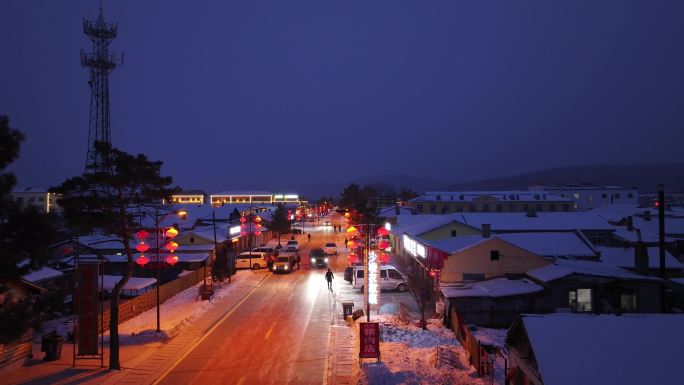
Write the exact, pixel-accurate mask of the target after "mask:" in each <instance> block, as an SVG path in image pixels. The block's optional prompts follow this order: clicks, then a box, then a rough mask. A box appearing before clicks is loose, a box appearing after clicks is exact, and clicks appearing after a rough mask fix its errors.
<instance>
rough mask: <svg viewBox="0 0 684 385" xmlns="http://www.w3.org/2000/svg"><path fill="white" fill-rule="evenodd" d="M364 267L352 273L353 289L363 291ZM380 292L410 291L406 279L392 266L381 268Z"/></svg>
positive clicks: (355, 268) (359, 267)
mask: <svg viewBox="0 0 684 385" xmlns="http://www.w3.org/2000/svg"><path fill="white" fill-rule="evenodd" d="M363 275H364V266H356V267H354V272H353V273H352V287H353V288H354V289H359V290H363ZM380 290H398V291H400V292H404V291H406V290H408V284H407V283H406V277H405V276H404V275H403V274H401V272H399V270H397V268H396V267H394V266H392V265H384V266H380Z"/></svg>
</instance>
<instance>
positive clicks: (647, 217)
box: [644, 210, 651, 221]
mask: <svg viewBox="0 0 684 385" xmlns="http://www.w3.org/2000/svg"><path fill="white" fill-rule="evenodd" d="M644 220H645V221H650V220H651V211H650V210H646V211H644Z"/></svg>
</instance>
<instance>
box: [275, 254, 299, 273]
mask: <svg viewBox="0 0 684 385" xmlns="http://www.w3.org/2000/svg"><path fill="white" fill-rule="evenodd" d="M272 270H273V273H274V274H276V273H290V272H292V270H294V266H293V264H292V257H291V256H289V255H281V256H279V257H278V258H276V260H275V263H273V267H272Z"/></svg>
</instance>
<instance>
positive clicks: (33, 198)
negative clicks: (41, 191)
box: [28, 197, 36, 203]
mask: <svg viewBox="0 0 684 385" xmlns="http://www.w3.org/2000/svg"><path fill="white" fill-rule="evenodd" d="M28 201H29V203H33V202H35V201H36V197H29V200H28Z"/></svg>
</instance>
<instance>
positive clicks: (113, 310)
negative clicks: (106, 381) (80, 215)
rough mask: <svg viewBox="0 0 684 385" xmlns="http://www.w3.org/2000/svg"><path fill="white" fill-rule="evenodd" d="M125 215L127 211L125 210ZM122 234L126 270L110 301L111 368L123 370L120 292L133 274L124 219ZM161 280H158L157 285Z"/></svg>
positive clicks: (128, 235)
mask: <svg viewBox="0 0 684 385" xmlns="http://www.w3.org/2000/svg"><path fill="white" fill-rule="evenodd" d="M124 215H125V212H124ZM122 223H123V224H122V234H119V236H121V238H122V241H123V246H124V251H125V253H126V256H127V259H128V261H127V264H126V271H125V272H124V275H123V277H122V278H121V281H119V282H117V283H116V285H114V288H113V289H112V300H111V302H110V304H111V306H110V311H109V314H110V316H109V370H117V371H118V370H121V360H120V358H119V294H121V290H122V289H123V288H124V286H126V283H128V279H129V278H130V277H131V275H132V274H133V253H132V251H131V245H130V241H129V239H130V234H129V232H130V230H129V228H128V223H127V222H126V220H125V219H122ZM158 284H159V282H157V285H158Z"/></svg>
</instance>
